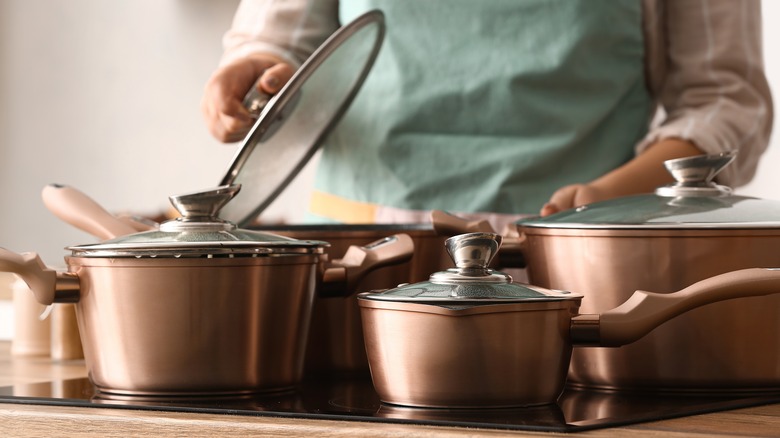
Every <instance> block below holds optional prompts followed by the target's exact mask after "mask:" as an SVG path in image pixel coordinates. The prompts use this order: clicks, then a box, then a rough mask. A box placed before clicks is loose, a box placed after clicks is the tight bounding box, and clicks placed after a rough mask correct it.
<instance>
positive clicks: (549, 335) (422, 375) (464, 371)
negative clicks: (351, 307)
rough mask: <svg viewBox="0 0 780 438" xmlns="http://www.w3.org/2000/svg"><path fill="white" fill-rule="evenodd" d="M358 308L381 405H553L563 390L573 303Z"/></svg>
mask: <svg viewBox="0 0 780 438" xmlns="http://www.w3.org/2000/svg"><path fill="white" fill-rule="evenodd" d="M358 301H359V304H360V306H361V312H362V317H363V325H364V333H365V341H366V351H367V354H368V357H369V362H370V365H371V377H372V380H373V382H374V388H375V389H376V391H377V393H378V395H379V398H380V399H381V400H382V401H383V402H385V403H390V404H396V405H404V406H417V407H448V408H498V407H519V406H533V405H542V404H547V403H552V402H554V401H555V400H556V399H557V398H558V396H559V395H560V394H561V392H562V391H563V387H564V381H565V377H566V370H567V367H568V363H569V358H570V355H571V350H572V348H571V342H570V340H569V325H570V319H571V317H572V315H574V314H576V313H577V308H578V305H579V303H578V300H567V301H559V302H555V303H523V304H520V305H498V306H472V307H468V308H466V309H458V308H447V307H444V306H434V305H428V304H416V303H397V302H379V301H373V300H370V299H359V300H358ZM529 304H531V305H530V306H529Z"/></svg>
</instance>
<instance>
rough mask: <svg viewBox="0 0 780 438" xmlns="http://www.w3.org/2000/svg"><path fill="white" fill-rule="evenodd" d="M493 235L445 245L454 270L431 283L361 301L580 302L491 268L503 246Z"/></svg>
mask: <svg viewBox="0 0 780 438" xmlns="http://www.w3.org/2000/svg"><path fill="white" fill-rule="evenodd" d="M501 240H502V238H501V236H500V235H498V234H494V233H469V234H462V235H459V236H454V237H451V238H449V239H447V241H446V242H445V246H446V248H447V252H448V253H449V255H450V257H452V259H453V260H454V261H455V268H451V269H448V270H446V271H442V272H437V273H435V274H433V275H431V278H430V280H429V281H424V282H420V283H414V284H405V285H401V286H399V287H397V288H395V289H390V290H386V291H381V292H371V293H364V294H360V297H361V298H364V299H371V300H379V301H400V302H415V303H430V304H496V303H506V302H530V301H561V300H571V299H580V298H582V295H576V294H573V293H570V292H565V291H556V290H550V289H545V288H541V287H536V286H531V285H527V284H520V283H513V282H512V277H511V276H509V275H507V274H504V273H502V272H498V271H494V270H492V269H489V268H488V265H489V264H490V261H491V260H492V259H493V256H495V254H496V253H497V252H498V249H499V248H500V246H501Z"/></svg>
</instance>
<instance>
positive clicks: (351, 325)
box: [274, 225, 452, 374]
mask: <svg viewBox="0 0 780 438" xmlns="http://www.w3.org/2000/svg"><path fill="white" fill-rule="evenodd" d="M274 232H276V233H278V234H281V235H285V236H289V237H293V238H295V239H300V240H324V241H326V242H328V243H330V244H331V246H330V247H329V248H326V249H325V250H326V252H327V254H329V255H330V257H331V258H333V255H338V254H343V253H344V252H345V251H346V250H347V248H348V247H349V246H350V245H365V244H368V243H370V242H373V241H375V240H377V239H381V238H383V237H386V236H388V235H390V234H393V233H398V232H403V233H405V234H408V235H409V236H411V237H412V239H413V241H414V256H413V257H412V260H411V261H409V262H406V263H403V264H400V265H396V266H389V267H386V268H383V269H380V270H377V271H373V272H371V273H369V274H368V275H366V277H365V278H363V280H361V281H360V283H359V284H358V286H357V289H356V291H357V292H364V291H370V290H378V289H388V288H393V287H396V286H398V285H399V284H401V283H415V282H418V281H423V280H427V279H428V276H429V275H430V274H431V273H433V272H436V271H440V270H442V269H445V268H448V267H451V266H452V259H451V258H450V257H449V256H448V255H447V253H446V251H445V250H444V241H445V240H446V239H447V237H448V236H439V235H437V234H436V232H435V231H434V230H433V229H406V228H404V227H394V226H392V225H387V226H377V227H376V229H366V230H350V229H347V230H333V229H322V230H316V229H315V230H311V229H305V230H302V229H295V227H291V228H289V229H278V230H276V229H275V230H274ZM305 369H306V372H307V373H313V374H318V373H331V372H348V371H359V370H368V359H367V357H366V350H365V345H364V340H363V327H362V325H361V320H360V309H359V308H358V304H357V300H356V298H355V297H354V296H350V297H346V298H342V297H332V298H321V297H317V298H315V301H314V309H313V311H312V320H311V330H310V332H309V343H308V347H307V351H306V363H305Z"/></svg>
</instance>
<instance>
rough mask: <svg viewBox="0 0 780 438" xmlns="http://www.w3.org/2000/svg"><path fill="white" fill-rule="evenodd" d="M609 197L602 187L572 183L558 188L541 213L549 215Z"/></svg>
mask: <svg viewBox="0 0 780 438" xmlns="http://www.w3.org/2000/svg"><path fill="white" fill-rule="evenodd" d="M609 198H610V196H609V193H604V191H603V190H602V189H600V188H598V187H594V186H593V185H591V184H572V185H568V186H564V187H561V188H560V189H558V190H556V191H555V193H553V195H552V197H550V200H549V201H548V202H547V203H546V204H544V206H543V207H542V211H541V212H540V214H541V215H542V216H549V215H551V214H555V213H558V212H559V211H563V210H568V209H570V208H574V207H579V206H580V205H585V204H590V203H592V202H598V201H603V200H605V199H609Z"/></svg>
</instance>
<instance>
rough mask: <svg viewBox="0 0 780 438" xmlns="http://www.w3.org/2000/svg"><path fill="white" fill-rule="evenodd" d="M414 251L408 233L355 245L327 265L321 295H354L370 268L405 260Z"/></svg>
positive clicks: (320, 290) (410, 257)
mask: <svg viewBox="0 0 780 438" xmlns="http://www.w3.org/2000/svg"><path fill="white" fill-rule="evenodd" d="M413 255H414V241H413V240H412V238H411V237H410V236H409V235H408V234H395V235H392V236H390V237H385V238H384V239H379V240H377V241H375V242H372V243H369V244H368V245H365V246H358V245H352V246H350V247H349V248H348V249H347V252H346V253H345V254H344V257H342V258H340V259H336V260H333V261H332V262H331V263H330V264H329V265H328V267H327V268H326V269H325V272H324V273H323V275H322V285H321V286H320V288H319V290H318V292H319V295H320V296H346V295H351V294H353V293H355V292H356V290H355V289H356V288H357V285H358V283H359V282H360V280H362V279H363V277H365V276H366V274H368V273H369V272H371V271H373V270H375V269H378V268H381V267H383V266H391V265H397V264H401V263H404V262H406V261H409V260H411V259H412V256H413Z"/></svg>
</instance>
